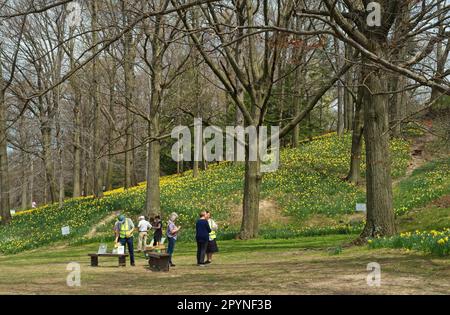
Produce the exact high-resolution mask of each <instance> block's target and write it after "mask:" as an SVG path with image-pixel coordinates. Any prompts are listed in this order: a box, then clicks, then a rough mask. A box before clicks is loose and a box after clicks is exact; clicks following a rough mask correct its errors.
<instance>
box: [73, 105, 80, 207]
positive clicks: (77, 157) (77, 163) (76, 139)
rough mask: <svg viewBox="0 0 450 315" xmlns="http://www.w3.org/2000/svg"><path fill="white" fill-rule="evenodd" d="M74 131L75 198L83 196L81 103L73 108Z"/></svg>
mask: <svg viewBox="0 0 450 315" xmlns="http://www.w3.org/2000/svg"><path fill="white" fill-rule="evenodd" d="M73 116H74V130H73V166H72V181H73V192H72V196H73V197H74V198H77V197H80V196H81V134H80V128H81V124H80V109H79V103H77V104H75V106H74V108H73Z"/></svg>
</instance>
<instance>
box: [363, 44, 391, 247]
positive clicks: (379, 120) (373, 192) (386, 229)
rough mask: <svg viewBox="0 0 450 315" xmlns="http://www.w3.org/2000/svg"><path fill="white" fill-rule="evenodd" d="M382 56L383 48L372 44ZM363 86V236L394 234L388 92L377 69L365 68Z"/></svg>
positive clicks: (380, 72)
mask: <svg viewBox="0 0 450 315" xmlns="http://www.w3.org/2000/svg"><path fill="white" fill-rule="evenodd" d="M373 45H374V46H375V47H374V48H373V51H375V52H376V53H377V55H379V56H383V51H385V47H383V46H382V45H380V44H373ZM365 71H366V73H365V75H364V76H363V77H365V78H366V80H365V82H366V84H365V87H364V101H363V102H364V105H363V111H364V138H365V145H366V167H367V170H366V199H367V200H366V202H367V220H366V225H365V227H364V230H363V232H362V234H361V238H362V239H366V238H368V237H376V236H390V235H393V234H395V233H396V228H395V218H394V211H393V205H392V180H391V164H390V162H391V160H390V152H389V131H388V130H389V112H388V103H389V95H387V94H386V93H385V92H386V91H387V90H388V86H387V82H386V80H385V76H384V74H383V71H382V70H380V69H366V70H365Z"/></svg>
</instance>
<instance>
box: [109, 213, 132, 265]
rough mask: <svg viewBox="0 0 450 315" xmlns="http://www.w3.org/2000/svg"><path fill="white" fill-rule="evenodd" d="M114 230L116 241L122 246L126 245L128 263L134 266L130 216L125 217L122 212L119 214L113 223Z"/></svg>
mask: <svg viewBox="0 0 450 315" xmlns="http://www.w3.org/2000/svg"><path fill="white" fill-rule="evenodd" d="M114 232H115V233H116V243H117V242H119V243H120V244H121V245H122V246H125V245H126V246H127V247H128V252H129V254H130V264H131V266H134V265H135V264H134V249H133V232H134V223H133V221H132V220H131V219H130V218H126V217H125V216H124V215H123V214H121V215H119V217H118V218H117V222H116V224H115V225H114Z"/></svg>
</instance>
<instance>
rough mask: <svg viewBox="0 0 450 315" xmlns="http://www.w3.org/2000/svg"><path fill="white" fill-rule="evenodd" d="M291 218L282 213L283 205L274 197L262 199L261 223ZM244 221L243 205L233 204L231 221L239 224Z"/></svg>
mask: <svg viewBox="0 0 450 315" xmlns="http://www.w3.org/2000/svg"><path fill="white" fill-rule="evenodd" d="M290 221H291V218H289V217H287V216H285V215H284V214H283V213H282V209H281V207H280V206H279V205H278V204H277V203H276V202H275V201H274V200H272V199H262V200H261V201H260V202H259V223H260V224H271V223H273V222H277V223H289V222H290ZM241 222H242V205H233V206H232V207H231V217H230V223H231V224H232V225H239V224H241Z"/></svg>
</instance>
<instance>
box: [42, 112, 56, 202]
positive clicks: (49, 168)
mask: <svg viewBox="0 0 450 315" xmlns="http://www.w3.org/2000/svg"><path fill="white" fill-rule="evenodd" d="M41 124H42V125H41V133H42V151H43V152H42V154H43V159H44V161H43V162H44V168H45V175H46V179H47V186H48V193H49V196H50V202H52V203H53V202H56V191H57V189H56V182H55V177H54V165H53V154H52V129H51V126H50V121H49V118H48V117H44V121H42V122H41Z"/></svg>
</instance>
